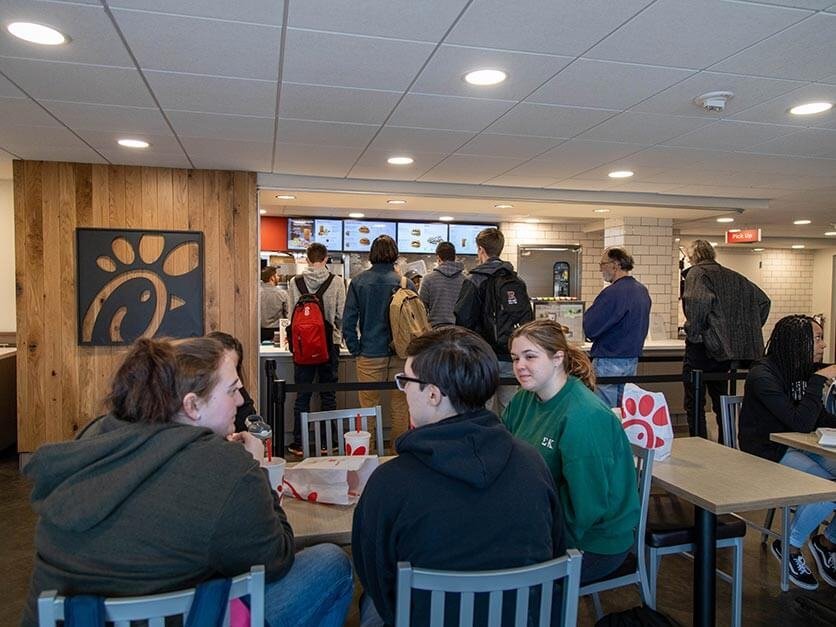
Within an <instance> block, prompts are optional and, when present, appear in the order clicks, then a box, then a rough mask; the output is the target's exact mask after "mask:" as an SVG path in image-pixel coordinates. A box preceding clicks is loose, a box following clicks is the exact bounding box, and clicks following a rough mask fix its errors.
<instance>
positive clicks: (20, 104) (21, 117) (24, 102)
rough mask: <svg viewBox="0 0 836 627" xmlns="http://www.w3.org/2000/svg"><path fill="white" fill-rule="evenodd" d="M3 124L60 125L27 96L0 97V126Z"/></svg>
mask: <svg viewBox="0 0 836 627" xmlns="http://www.w3.org/2000/svg"><path fill="white" fill-rule="evenodd" d="M4 126H61V125H60V124H59V123H58V122H56V121H55V120H54V119H53V118H52V117H50V115H49V114H48V113H47V112H46V111H44V110H43V109H42V108H41V107H39V106H38V105H37V104H36V103H35V102H33V101H32V100H30V99H29V98H0V128H2V127H4Z"/></svg>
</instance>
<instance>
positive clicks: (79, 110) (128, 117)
mask: <svg viewBox="0 0 836 627" xmlns="http://www.w3.org/2000/svg"><path fill="white" fill-rule="evenodd" d="M41 104H43V106H45V107H46V108H47V109H49V110H50V112H51V113H52V114H53V115H55V117H57V118H58V119H59V120H61V121H62V122H63V123H64V124H66V125H67V126H69V127H70V128H72V129H75V130H78V129H93V130H99V131H124V132H134V133H163V134H164V133H168V132H169V128H168V125H167V124H166V123H165V119H164V118H163V116H162V114H160V110H159V109H157V108H156V107H154V108H151V107H118V106H114V105H96V104H86V103H80V102H59V101H54V100H42V101H41Z"/></svg>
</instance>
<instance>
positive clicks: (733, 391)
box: [728, 361, 740, 396]
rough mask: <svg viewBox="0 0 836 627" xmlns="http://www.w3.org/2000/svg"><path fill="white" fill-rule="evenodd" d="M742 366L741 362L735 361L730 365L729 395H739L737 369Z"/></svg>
mask: <svg viewBox="0 0 836 627" xmlns="http://www.w3.org/2000/svg"><path fill="white" fill-rule="evenodd" d="M739 367H740V362H738V361H733V362H731V366H730V367H729V377H730V378H729V386H728V387H729V392H728V393H729V395H730V396H735V395H737V369H738V368H739Z"/></svg>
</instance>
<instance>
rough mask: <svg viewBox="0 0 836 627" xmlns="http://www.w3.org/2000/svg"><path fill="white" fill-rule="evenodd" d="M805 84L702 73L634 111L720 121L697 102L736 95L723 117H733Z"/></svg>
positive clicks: (657, 95) (638, 106)
mask: <svg viewBox="0 0 836 627" xmlns="http://www.w3.org/2000/svg"><path fill="white" fill-rule="evenodd" d="M803 85H804V83H802V82H801V81H784V80H776V79H771V78H756V77H752V76H738V75H736V74H722V73H719V72H699V73H697V74H694V76H691V77H690V78H687V79H685V80H684V81H682V82H681V83H679V84H677V85H674V86H672V87H669V88H668V89H666V90H665V91H663V92H662V93H659V94H656V95H655V96H653V97H652V98H648V99H647V100H645V101H644V102H641V103H639V104H638V105H636V106H635V108H634V109H633V110H634V111H645V112H647V113H666V114H669V115H696V116H703V117H706V118H711V119H715V120H716V119H717V118H718V115H720V114H717V113H711V112H709V111H705V110H704V109H703V108H702V107H701V106H698V105H696V104H695V103H694V99H695V98H697V97H698V96H701V95H702V94H705V93H708V92H712V91H729V92H731V93H732V94H734V96H733V97H732V98H731V99H730V100H729V101H728V102H727V103H726V109H725V110H724V111H723V113H722V114H721V115H723V116H725V117H729V116H731V115H734V114H735V113H738V112H740V111H742V110H744V109H747V108H748V107H752V106H755V105H758V104H761V103H763V102H766V101H767V100H770V99H771V98H775V97H777V96H780V95H781V94H785V93H787V92H789V91H792V90H793V89H797V88H799V87H802V86H803Z"/></svg>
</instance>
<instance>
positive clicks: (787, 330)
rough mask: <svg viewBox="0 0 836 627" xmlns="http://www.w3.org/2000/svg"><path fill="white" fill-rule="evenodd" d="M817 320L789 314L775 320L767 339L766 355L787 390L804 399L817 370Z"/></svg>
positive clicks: (792, 394)
mask: <svg viewBox="0 0 836 627" xmlns="http://www.w3.org/2000/svg"><path fill="white" fill-rule="evenodd" d="M814 324H815V325H818V322H816V321H815V320H813V318H811V317H810V316H804V315H793V316H786V317H784V318H781V319H780V320H779V321H778V322H776V323H775V327H774V328H773V329H772V333H771V334H770V336H769V341H768V342H767V343H766V351H765V355H766V358H767V359H768V360H769V362H770V363H771V364H772V365H773V366H775V368H776V369H777V370H778V372H779V373H780V375H781V381H782V383H783V384H784V391H785V392H787V394H789V395H790V397H791V398H792V399H793V400H794V401H799V400H801V397H802V396H803V395H804V390H805V388H806V387H807V380H808V379H809V378H810V375H811V374H813V369H814V367H813V325H814ZM819 326H820V325H819Z"/></svg>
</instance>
